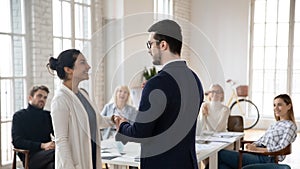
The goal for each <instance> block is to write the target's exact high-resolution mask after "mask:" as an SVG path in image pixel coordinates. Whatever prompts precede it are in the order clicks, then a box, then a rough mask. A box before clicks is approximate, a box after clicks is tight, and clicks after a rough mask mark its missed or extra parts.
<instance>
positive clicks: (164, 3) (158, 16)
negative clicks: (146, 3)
mask: <svg viewBox="0 0 300 169" xmlns="http://www.w3.org/2000/svg"><path fill="white" fill-rule="evenodd" d="M154 14H155V20H162V19H172V17H171V16H172V15H173V0H155V1H154Z"/></svg>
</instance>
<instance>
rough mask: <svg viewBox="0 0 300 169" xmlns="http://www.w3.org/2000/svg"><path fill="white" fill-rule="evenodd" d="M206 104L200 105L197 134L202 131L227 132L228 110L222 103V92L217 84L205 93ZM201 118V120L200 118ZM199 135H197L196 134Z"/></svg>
mask: <svg viewBox="0 0 300 169" xmlns="http://www.w3.org/2000/svg"><path fill="white" fill-rule="evenodd" d="M207 99H208V102H205V103H203V104H202V107H201V112H200V114H199V116H200V117H199V119H201V122H200V123H198V124H200V125H201V126H199V125H198V126H199V127H197V133H200V132H203V131H211V132H223V131H227V121H228V117H229V115H230V110H229V108H228V107H227V106H225V105H224V104H223V103H222V102H223V101H224V90H223V88H222V87H221V86H220V85H219V84H213V85H211V86H210V88H209V91H208V92H207ZM201 116H202V118H201ZM197 135H199V134H197Z"/></svg>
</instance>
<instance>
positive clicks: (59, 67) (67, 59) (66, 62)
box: [47, 49, 81, 80]
mask: <svg viewBox="0 0 300 169" xmlns="http://www.w3.org/2000/svg"><path fill="white" fill-rule="evenodd" d="M80 53H81V52H80V51H79V50H77V49H68V50H65V51H63V52H61V53H60V54H59V55H58V57H57V59H55V58H53V57H51V58H50V59H49V63H48V64H47V67H48V69H49V68H50V69H52V70H56V73H57V76H58V77H59V78H60V79H62V80H66V79H67V75H66V72H65V70H64V67H68V68H71V69H73V67H74V64H75V61H76V59H77V57H78V55H79V54H80Z"/></svg>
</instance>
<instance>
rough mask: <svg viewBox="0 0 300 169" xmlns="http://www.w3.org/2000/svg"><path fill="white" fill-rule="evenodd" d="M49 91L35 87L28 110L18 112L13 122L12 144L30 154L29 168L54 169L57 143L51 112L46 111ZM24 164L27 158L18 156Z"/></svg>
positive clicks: (31, 93)
mask: <svg viewBox="0 0 300 169" xmlns="http://www.w3.org/2000/svg"><path fill="white" fill-rule="evenodd" d="M48 93H49V89H48V88H47V87H46V86H43V85H41V86H33V87H32V88H31V90H30V95H29V104H28V107H27V108H26V109H21V110H19V111H17V112H16V113H15V114H14V116H13V121H12V132H11V134H12V144H13V145H14V147H15V148H19V149H26V150H29V152H30V157H29V168H31V169H54V167H55V166H54V155H55V152H54V149H55V143H54V142H53V141H52V138H51V135H52V136H53V134H54V132H53V126H52V120H51V116H50V112H49V111H46V110H44V106H45V104H46V101H47V97H48ZM18 156H19V157H20V159H21V160H22V162H23V164H24V160H25V157H24V155H23V154H21V153H20V154H18Z"/></svg>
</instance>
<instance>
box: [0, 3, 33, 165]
mask: <svg viewBox="0 0 300 169" xmlns="http://www.w3.org/2000/svg"><path fill="white" fill-rule="evenodd" d="M0 10H1V16H0V18H1V22H2V26H1V28H0V45H1V48H2V50H1V55H3V56H4V57H1V62H0V95H1V97H0V103H1V104H0V111H1V127H0V128H1V130H0V146H1V154H0V162H1V166H3V165H5V164H8V163H10V162H11V160H12V159H11V157H12V151H11V123H12V116H13V114H14V112H15V111H17V110H19V109H21V108H23V107H25V106H26V105H27V103H26V100H27V99H26V96H27V91H26V89H27V83H28V82H27V81H28V80H27V76H28V74H27V64H26V59H27V54H26V39H27V38H26V30H25V28H26V26H25V8H24V0H14V1H11V0H1V2H0Z"/></svg>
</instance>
